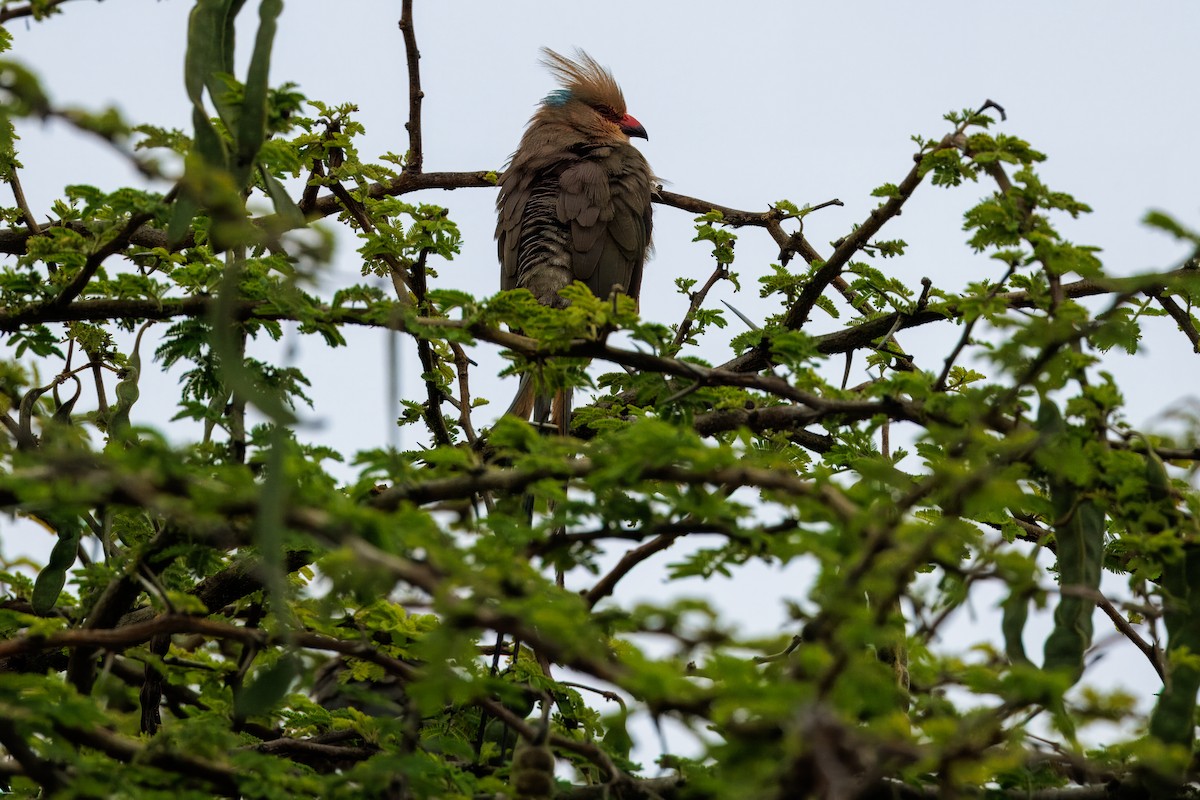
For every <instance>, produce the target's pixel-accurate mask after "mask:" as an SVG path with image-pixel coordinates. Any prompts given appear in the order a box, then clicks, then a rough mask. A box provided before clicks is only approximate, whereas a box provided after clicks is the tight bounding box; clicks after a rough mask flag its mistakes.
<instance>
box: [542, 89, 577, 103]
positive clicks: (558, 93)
mask: <svg viewBox="0 0 1200 800" xmlns="http://www.w3.org/2000/svg"><path fill="white" fill-rule="evenodd" d="M570 99H571V90H570V89H555V90H554V91H553V92H551V93H550V94H548V95H546V96H545V97H544V98H542V105H547V106H563V105H566V104H567V101H568V100H570Z"/></svg>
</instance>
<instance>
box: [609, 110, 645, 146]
mask: <svg viewBox="0 0 1200 800" xmlns="http://www.w3.org/2000/svg"><path fill="white" fill-rule="evenodd" d="M617 125H619V126H621V131H622V132H623V133H624V134H625V135H626V136H628V137H630V138H633V137H635V136H636V137H638V138H641V139H645V140H646V141H650V137H649V136H647V135H646V129H645V128H643V127H642V123H640V122H638V121H637V120H636V119H634V118H633V116H632V115H630V114H626V115H625V116H623V117H621V120H620V122H618V123H617Z"/></svg>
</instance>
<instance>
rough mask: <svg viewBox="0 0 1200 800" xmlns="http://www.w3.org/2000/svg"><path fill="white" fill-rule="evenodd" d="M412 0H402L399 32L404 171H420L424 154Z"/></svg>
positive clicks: (418, 61)
mask: <svg viewBox="0 0 1200 800" xmlns="http://www.w3.org/2000/svg"><path fill="white" fill-rule="evenodd" d="M412 5H413V4H412V0H404V2H403V4H402V5H401V11H400V32H401V33H402V34H403V35H404V54H405V56H406V58H407V60H408V122H406V123H404V127H405V128H406V129H407V130H408V159H407V160H406V161H405V163H404V171H405V172H412V173H420V172H421V168H422V166H423V165H424V161H425V156H424V153H423V152H422V150H421V147H422V145H421V100H422V99H423V98H424V97H425V92H423V91H422V90H421V51H420V50H418V49H417V34H416V31H415V30H414V29H413V16H412Z"/></svg>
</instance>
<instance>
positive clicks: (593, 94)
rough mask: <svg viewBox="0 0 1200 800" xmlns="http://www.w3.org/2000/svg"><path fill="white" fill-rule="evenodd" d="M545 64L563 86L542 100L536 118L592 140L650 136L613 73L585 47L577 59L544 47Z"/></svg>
mask: <svg viewBox="0 0 1200 800" xmlns="http://www.w3.org/2000/svg"><path fill="white" fill-rule="evenodd" d="M542 52H543V53H544V54H545V59H544V61H543V63H544V64H545V65H546V66H547V67H549V68H550V71H551V72H553V73H554V75H555V77H557V78H558V81H559V83H560V84H561V85H562V88H559V89H555V90H554V91H553V92H551V93H550V94H548V95H546V98H545V99H544V100H542V107H541V108H540V109H539V110H538V113H537V114H536V115H535V117H534V120H535V121H546V122H556V123H560V124H567V125H569V126H570V127H571V128H573V129H575V130H576V131H578V132H579V133H580V134H582V135H583V136H585V137H586V138H587V139H588V140H589V141H595V142H606V141H618V140H619V141H629V137H631V136H637V137H641V138H642V139H649V138H650V137H649V136H647V135H646V129H645V128H643V127H642V123H640V122H638V121H637V120H636V119H634V118H633V116H631V115H630V114H629V113H628V112H627V111H626V110H625V96H624V95H623V94H621V87H620V86H618V85H617V82H616V81H615V80H614V79H613V76H612V73H611V72H609V71H608V70H607V69H605V68H604V67H602V66H600V64H599V63H597V62H596V60H595V59H594V58H592V57H591V56H589V55H588V54H587V53H585V52H583V51H582V50H580V51H577V55H576V57H577V60H575V61H572V60H571V59H569V58H567V57H565V56H561V55H559V54H558V53H556V52H554V51H553V50H551V49H549V48H543V49H542Z"/></svg>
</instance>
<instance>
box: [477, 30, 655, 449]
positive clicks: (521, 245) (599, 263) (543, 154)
mask: <svg viewBox="0 0 1200 800" xmlns="http://www.w3.org/2000/svg"><path fill="white" fill-rule="evenodd" d="M544 53H545V55H546V60H545V63H546V65H547V66H548V67H549V68H550V69H551V71H552V72H553V73H554V74H555V75H556V77H557V78H558V79H559V81H560V83H561V85H562V88H561V89H558V90H555V91H554V92H551V93H550V94H549V95H548V96H547V97H546V99H545V100H544V101H543V102H542V104H541V106H540V107H539V108H538V110H537V112H536V113H535V114H534V115H533V118H532V119H531V120H530V121H529V126H528V127H527V128H526V130H525V135H524V136H523V137H522V138H521V143H520V145H519V146H518V147H517V151H516V152H515V153H514V154H513V156H512V159H511V161H510V162H509V166H508V168H507V169H506V170H505V171H504V173H503V175H501V176H500V180H499V184H500V196H499V197H498V198H497V200H496V210H497V217H498V219H497V224H496V241H497V247H498V251H499V256H500V263H501V267H502V270H501V279H500V285H501V288H503V289H515V288H525V289H528V290H529V291H530V292H532V293H533V295H534V297H536V298H537V299H538V302H541V303H544V304H546V305H548V306H552V307H556V308H562V307H565V306H566V305H567V301H566V300H564V299H563V298H562V297H560V296H559V294H558V292H559V291H560V290H561V289H563V288H565V287H566V286H568V285H570V283H571V282H572V281H575V280H579V281H582V282H584V283H585V284H587V286H588V288H589V289H591V290H592V293H593V294H595V295H596V296H598V297H608V296H609V295H610V294H611V293H612V292H613V291H614V290H616V291H623V292H625V293H626V294H628V295H629V296H630V297H632V298H634V299H635V300H636V299H637V298H638V294H639V292H640V290H641V284H642V267H643V265H644V263H645V260H646V254H647V252H648V251H649V248H650V233H651V207H650V195H651V191H652V186H653V173H652V172H651V170H650V165H649V164H647V163H646V159H645V157H644V156H642V154H641V152H640V151H638V150H637V148H635V147H634V146H633V145H631V144H630V142H629V139H630V137H631V136H637V137H642V138H648V137H647V136H646V131H645V129H644V128H643V127H642V125H641V123H639V122H638V121H637V120H636V119H634V118H633V117H632V116H630V115H629V114H628V112H627V111H626V109H625V98H624V96H623V95H622V93H621V89H620V87H619V86H617V83H616V81H615V80H614V79H613V77H612V74H611V73H609V72H608V70H606V69H605V68H604V67H602V66H600V64H598V63H597V62H596V61H595V60H594V59H592V58H591V57H590V56H588V55H587V54H586V53H582V52H581V53H579V56H578V60H577V61H572V60H571V59H568V58H565V57H563V56H561V55H559V54H558V53H555V52H553V51H552V50H545V51H544ZM555 405H556V406H559V407H560V411H558V412H556V413H555V417H556V418H557V422H558V425H559V427H560V428H561V429H563V430H564V431H565V429H566V424H567V417H568V416H569V398H562V399H561V400H558V401H556V402H555ZM549 406H550V398H549V397H546V396H543V397H539V398H535V397H534V396H533V387H532V383H531V381H530V379H529V377H528V376H524V377H523V378H522V381H521V387H520V389H518V393H517V397H516V399H515V400H514V401H513V405H512V407H511V408H510V409H509V413H511V414H516V415H518V416H522V417H524V418H526V419H528V418H529V416H530V413H531V412H533V414H534V421H535V422H537V423H539V424H540V423H544V422H545V420H546V417H547V415H548V412H549Z"/></svg>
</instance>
